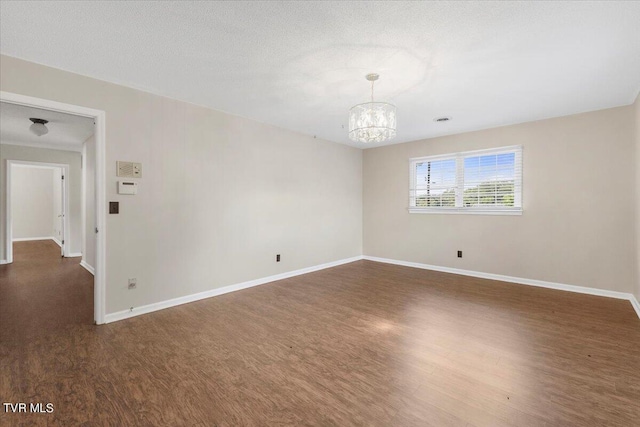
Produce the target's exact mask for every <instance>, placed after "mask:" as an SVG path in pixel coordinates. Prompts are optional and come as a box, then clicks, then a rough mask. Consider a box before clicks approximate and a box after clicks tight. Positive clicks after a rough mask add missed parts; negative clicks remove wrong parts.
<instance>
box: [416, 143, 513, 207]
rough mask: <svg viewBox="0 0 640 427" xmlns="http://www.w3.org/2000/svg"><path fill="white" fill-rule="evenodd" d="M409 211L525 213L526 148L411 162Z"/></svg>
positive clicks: (474, 152) (443, 156) (450, 155)
mask: <svg viewBox="0 0 640 427" xmlns="http://www.w3.org/2000/svg"><path fill="white" fill-rule="evenodd" d="M409 164H410V177H411V178H410V179H411V184H410V188H409V212H411V213H472V214H474V213H478V214H499V215H520V214H522V147H520V146H514V147H503V148H495V149H491V150H481V151H466V152H462V153H454V154H446V155H442V156H430V157H419V158H413V159H409Z"/></svg>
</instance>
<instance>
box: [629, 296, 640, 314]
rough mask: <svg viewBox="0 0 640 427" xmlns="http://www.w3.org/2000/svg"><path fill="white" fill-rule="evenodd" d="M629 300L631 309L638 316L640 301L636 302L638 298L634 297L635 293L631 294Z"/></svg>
mask: <svg viewBox="0 0 640 427" xmlns="http://www.w3.org/2000/svg"><path fill="white" fill-rule="evenodd" d="M629 301H631V305H632V306H633V309H634V310H635V311H636V314H637V315H638V317H640V303H638V299H637V298H636V297H635V295H631V299H630V300H629Z"/></svg>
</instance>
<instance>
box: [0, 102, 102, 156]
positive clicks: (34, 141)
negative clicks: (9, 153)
mask: <svg viewBox="0 0 640 427" xmlns="http://www.w3.org/2000/svg"><path fill="white" fill-rule="evenodd" d="M31 117H33V118H36V119H45V120H49V123H47V124H46V126H47V128H48V129H49V133H47V134H46V135H42V136H36V135H34V134H33V133H31V131H29V126H31V124H32V122H31V121H30V120H29V118H31ZM94 128H95V126H94V123H93V119H91V118H87V117H80V116H74V115H71V114H65V113H58V112H55V111H48V110H41V109H39V108H33V107H25V106H22V105H16V104H10V103H7V102H0V143H2V144H15V145H26V146H31V147H42V148H51V149H56V150H71V151H82V143H83V142H84V141H86V140H87V139H88V138H89V137H90V136H91V135H93V133H94Z"/></svg>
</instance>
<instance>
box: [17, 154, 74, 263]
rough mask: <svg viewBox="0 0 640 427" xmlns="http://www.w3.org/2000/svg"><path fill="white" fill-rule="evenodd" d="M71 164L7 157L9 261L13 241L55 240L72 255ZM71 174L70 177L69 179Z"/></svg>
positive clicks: (63, 249) (64, 252)
mask: <svg viewBox="0 0 640 427" xmlns="http://www.w3.org/2000/svg"><path fill="white" fill-rule="evenodd" d="M68 176H69V165H68V164H59V163H44V162H34V161H24V160H7V188H6V203H7V220H6V221H7V222H6V224H7V225H6V230H7V237H6V238H7V241H8V242H11V244H8V245H7V253H6V259H7V263H12V262H13V243H14V242H24V241H37V240H53V241H54V242H55V243H56V244H57V245H58V246H60V256H62V257H70V256H74V255H76V256H77V255H78V254H72V253H71V252H70V251H69V247H70V237H69V235H70V217H69V215H68V214H67V212H69V197H68V196H69V194H70V191H69V179H68ZM65 177H67V179H65Z"/></svg>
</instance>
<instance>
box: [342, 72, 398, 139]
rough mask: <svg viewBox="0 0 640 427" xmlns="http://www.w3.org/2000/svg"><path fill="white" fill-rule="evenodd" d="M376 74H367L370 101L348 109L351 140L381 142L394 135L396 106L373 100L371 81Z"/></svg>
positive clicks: (375, 77) (375, 78)
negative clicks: (369, 86) (369, 83)
mask: <svg viewBox="0 0 640 427" xmlns="http://www.w3.org/2000/svg"><path fill="white" fill-rule="evenodd" d="M377 79H378V75H377V74H368V75H367V80H369V81H370V82H371V102H366V103H364V104H358V105H354V106H353V107H351V109H350V110H349V138H350V139H351V140H352V141H356V142H363V143H371V142H383V141H387V140H389V139H391V138H393V137H395V136H396V106H395V105H392V104H389V103H387V102H374V101H373V82H374V81H375V80H377Z"/></svg>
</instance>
